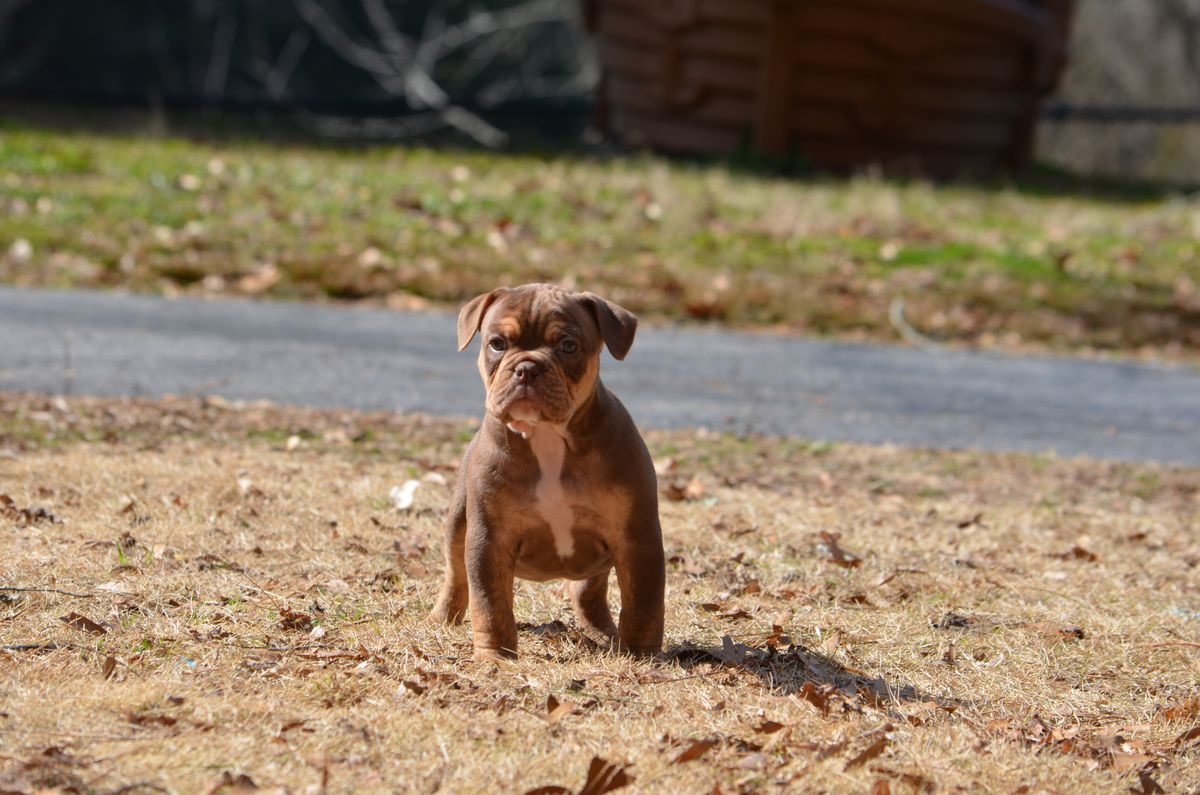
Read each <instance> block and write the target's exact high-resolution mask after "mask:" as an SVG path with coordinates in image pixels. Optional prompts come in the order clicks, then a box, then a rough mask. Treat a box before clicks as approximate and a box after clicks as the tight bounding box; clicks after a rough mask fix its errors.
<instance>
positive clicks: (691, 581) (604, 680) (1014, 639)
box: [0, 395, 1200, 793]
mask: <svg viewBox="0 0 1200 795" xmlns="http://www.w3.org/2000/svg"><path fill="white" fill-rule="evenodd" d="M469 430H470V426H469V424H468V423H467V422H465V421H464V422H453V421H433V420H421V419H414V418H390V417H384V416H362V415H351V414H330V413H318V412H310V411H300V410H285V409H272V408H265V407H243V408H239V407H231V406H225V405H222V404H219V403H217V404H214V403H211V402H210V403H207V404H203V403H199V402H197V401H168V402H167V403H163V404H156V403H149V402H139V403H127V402H115V401H91V400H70V401H67V402H58V403H56V402H54V401H50V400H46V399H42V398H28V397H20V396H3V395H0V451H2V452H0V493H3V494H7V495H8V496H9V497H10V498H11V503H6V502H4V501H3V499H2V498H0V533H2V536H0V537H2V538H3V540H4V549H5V554H4V556H3V559H2V562H0V585H3V586H6V587H7V588H13V587H32V588H42V589H46V590H39V591H14V590H5V591H0V638H3V640H2V643H3V644H4V645H5V650H4V651H3V652H0V790H4V791H8V790H15V791H18V792H27V791H32V790H35V789H37V788H59V789H63V790H68V791H79V792H116V791H120V792H132V791H139V787H140V788H141V791H151V790H152V789H155V788H162V789H165V790H170V791H178V792H203V791H206V790H209V791H213V790H215V788H217V787H219V786H221V785H222V784H223V783H224V786H225V790H226V791H234V790H235V789H236V788H237V786H238V785H239V783H240V785H241V786H242V787H243V788H245V787H248V786H249V781H253V782H254V784H255V785H257V786H258V787H260V788H264V789H267V788H271V789H277V790H281V791H282V790H287V791H291V792H320V791H324V790H328V791H334V792H349V791H355V790H357V791H364V792H374V791H395V790H399V791H426V792H431V791H435V790H440V791H447V792H514V791H515V792H524V791H526V790H528V789H531V788H534V787H537V786H541V785H546V784H562V785H566V786H568V787H571V788H573V789H577V788H578V787H579V786H580V785H581V784H582V783H583V781H584V776H585V771H586V770H587V768H588V764H589V761H590V760H591V759H592V757H593V756H600V757H603V758H604V759H607V760H610V761H611V762H614V763H616V764H618V765H623V766H628V774H629V775H631V776H632V777H633V778H634V782H633V784H632V785H631V786H630V787H629V788H628V789H626V790H624V791H637V792H685V793H705V792H710V791H715V790H714V786H715V785H719V787H720V791H721V792H726V793H728V792H737V791H746V792H777V791H827V792H867V791H868V790H871V791H873V792H884V791H889V790H887V789H883V785H880V784H878V782H886V785H887V786H888V787H889V788H890V791H891V792H896V793H899V792H908V791H934V789H936V790H937V791H940V792H952V791H963V792H980V791H983V792H1006V793H1007V792H1043V791H1045V792H1071V793H1084V792H1120V791H1125V790H1127V789H1128V788H1129V787H1131V786H1136V787H1138V789H1139V791H1142V790H1143V789H1145V788H1146V787H1148V786H1150V785H1149V784H1148V783H1147V782H1148V781H1149V780H1153V781H1154V782H1157V783H1158V784H1161V785H1162V786H1163V787H1164V788H1166V789H1167V790H1168V791H1171V792H1183V791H1191V790H1195V789H1196V788H1197V787H1200V765H1197V764H1196V762H1197V760H1198V756H1200V750H1198V749H1197V745H1196V739H1195V738H1192V739H1187V737H1188V732H1189V731H1190V730H1193V728H1194V727H1196V726H1197V725H1198V724H1200V715H1198V712H1200V687H1198V685H1197V683H1198V680H1200V665H1198V660H1200V574H1198V572H1197V568H1196V567H1197V564H1198V563H1200V543H1198V542H1197V535H1196V531H1197V514H1198V513H1200V512H1198V511H1197V507H1198V505H1200V493H1198V492H1197V483H1200V472H1197V471H1196V470H1188V469H1180V468H1164V467H1156V466H1132V465H1123V464H1111V463H1097V462H1090V461H1063V460H1058V459H1053V458H1042V457H1030V456H1000V455H983V454H978V453H944V452H937V453H935V452H924V451H908V450H900V449H894V448H872V447H856V446H836V447H829V446H824V445H811V444H807V445H806V444H802V443H799V442H793V441H777V440H764V439H758V440H739V439H734V438H732V437H727V436H707V435H699V436H697V435H695V434H691V435H689V434H679V433H672V434H652V435H651V438H650V441H651V446H652V449H653V451H654V453H655V455H656V457H658V458H659V459H660V461H661V462H662V463H663V465H664V467H666V466H667V465H668V464H669V463H670V461H668V460H667V459H670V460H672V461H673V463H674V468H673V470H672V471H671V472H670V473H669V474H667V475H665V476H664V477H663V478H662V480H663V481H664V487H666V488H667V489H669V490H673V492H674V494H675V496H679V497H685V499H682V500H679V501H675V500H671V499H664V503H663V524H664V528H665V531H666V537H667V546H668V553H669V554H670V555H671V556H672V562H671V564H670V571H669V579H668V612H667V616H668V625H667V645H668V649H669V651H668V653H667V655H666V658H665V659H663V660H661V661H654V662H646V661H632V660H628V659H623V658H619V657H615V656H613V655H612V654H609V653H607V652H604V651H600V650H597V649H594V648H591V647H590V646H589V645H588V644H587V642H586V640H585V639H584V638H582V637H581V636H580V634H579V633H578V632H577V631H576V629H575V626H574V622H573V621H572V618H571V616H570V615H569V611H568V609H567V607H566V601H565V599H564V596H563V593H562V589H561V587H559V586H558V585H554V584H551V585H535V584H530V583H522V584H521V585H520V586H519V589H518V599H517V606H518V607H517V609H518V620H520V621H523V622H526V625H525V628H524V629H523V630H522V631H521V634H520V640H521V644H522V645H521V651H522V656H521V659H520V660H519V661H517V662H515V663H512V664H505V665H503V666H500V667H496V666H495V665H492V664H487V665H484V664H476V663H473V662H472V661H471V659H470V648H469V639H468V634H467V631H466V630H465V629H464V628H462V627H458V628H444V627H441V626H436V625H433V624H431V623H430V622H429V621H428V620H427V619H426V617H425V616H426V612H427V610H428V608H429V607H430V605H431V603H432V600H433V598H434V596H435V592H436V587H437V584H438V574H439V569H440V549H439V545H438V540H437V537H438V526H439V521H440V515H441V512H442V509H443V506H444V505H445V502H446V500H447V497H448V493H449V491H448V486H447V485H446V484H445V483H444V482H442V478H446V479H449V478H452V477H453V475H454V473H453V471H452V466H453V464H454V463H455V458H456V456H457V455H458V454H459V452H460V451H461V446H462V439H463V438H464V436H465V435H466V433H468V432H469ZM293 437H294V438H293ZM289 439H292V441H288V440H289ZM410 477H416V478H422V477H428V478H429V479H428V480H425V481H424V482H423V483H422V485H421V487H420V488H419V489H418V490H417V494H416V503H415V505H414V507H413V509H412V510H410V511H408V512H403V513H402V512H398V511H396V510H395V509H393V508H392V507H391V506H390V505H389V501H388V492H389V489H390V487H391V486H393V485H396V484H399V483H403V482H404V481H405V480H406V479H408V478H410ZM823 532H824V533H830V534H839V535H840V537H839V538H838V539H837V540H836V541H835V542H833V543H832V544H830V543H829V541H828V539H827V540H826V542H825V543H824V545H822V541H821V537H820V534H821V533H823ZM842 549H844V550H846V551H847V554H848V555H850V554H852V555H854V556H856V557H853V558H849V559H847V560H844V561H843V564H844V565H839V563H838V562H836V561H835V558H836V557H837V556H838V554H839V553H840V551H841V550H842ZM854 560H860V561H861V562H859V563H857V564H853V561H854ZM849 564H853V565H849ZM49 589H58V591H51V590H49ZM59 591H64V592H69V593H62V592H59ZM72 594H78V595H72ZM73 616H80V617H82V618H72V617H73ZM63 617H68V619H69V622H70V623H68V622H67V621H64V620H63ZM106 675H107V676H106ZM550 699H555V700H557V701H558V702H560V704H569V705H571V706H560V707H559V709H558V710H557V711H554V712H553V713H551V712H549V711H548V700H550ZM1191 733H1192V734H1197V733H1198V732H1195V731H1191ZM1181 737H1182V738H1184V739H1180V738H1181ZM697 740H699V741H711V745H709V744H708V743H707V742H703V743H701V744H693V741H697ZM703 749H707V750H706V751H705V753H704V754H703V755H702V756H700V757H699V758H697V759H695V760H693V761H686V762H681V763H678V764H674V763H673V760H675V759H676V758H677V757H679V756H680V755H681V754H683V753H684V752H685V751H690V753H691V754H695V753H697V752H699V751H701V750H703ZM864 752H867V756H870V754H871V753H875V754H877V755H875V756H873V757H871V758H862V756H863V754H864ZM685 758H686V756H685ZM856 760H861V761H857V763H856ZM243 775H244V776H246V777H247V778H239V777H240V776H243ZM1141 776H1147V777H1148V779H1140V777H1141ZM5 787H7V789H5ZM872 787H876V788H875V789H872ZM1022 788H1025V789H1022ZM1145 791H1151V790H1149V789H1146V790H1145Z"/></svg>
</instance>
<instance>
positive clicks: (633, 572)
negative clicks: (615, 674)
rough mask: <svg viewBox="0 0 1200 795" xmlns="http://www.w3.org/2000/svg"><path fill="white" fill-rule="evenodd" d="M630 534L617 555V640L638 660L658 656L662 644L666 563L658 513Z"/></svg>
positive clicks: (634, 528)
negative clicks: (619, 609)
mask: <svg viewBox="0 0 1200 795" xmlns="http://www.w3.org/2000/svg"><path fill="white" fill-rule="evenodd" d="M650 516H652V517H653V518H652V519H647V520H645V522H644V524H643V526H635V527H632V528H631V529H630V532H629V533H628V534H627V536H628V537H627V540H626V543H625V544H623V545H622V547H621V549H620V550H619V554H618V555H617V556H616V569H617V587H618V588H620V589H621V617H620V619H619V622H618V626H617V637H618V640H619V642H620V648H621V650H622V651H626V652H629V653H630V654H634V655H637V656H639V657H643V656H650V655H654V654H658V653H659V652H660V651H662V641H663V610H664V608H663V599H664V592H665V590H666V561H665V560H664V556H663V547H662V531H661V529H660V528H659V525H658V514H657V511H656V512H655V513H653V514H651V515H650Z"/></svg>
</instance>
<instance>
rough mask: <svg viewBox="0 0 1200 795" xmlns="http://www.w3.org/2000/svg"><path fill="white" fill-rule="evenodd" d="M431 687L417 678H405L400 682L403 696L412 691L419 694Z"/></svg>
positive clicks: (416, 694) (400, 692) (415, 694)
mask: <svg viewBox="0 0 1200 795" xmlns="http://www.w3.org/2000/svg"><path fill="white" fill-rule="evenodd" d="M428 689H429V688H427V687H425V686H424V685H422V684H421V683H419V682H417V680H415V679H405V680H404V681H402V682H401V683H400V691H399V694H400V695H402V696H405V695H408V694H409V693H412V694H413V695H414V696H419V695H421V694H422V693H424V692H425V691H426V690H428Z"/></svg>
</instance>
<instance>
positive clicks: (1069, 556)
mask: <svg viewBox="0 0 1200 795" xmlns="http://www.w3.org/2000/svg"><path fill="white" fill-rule="evenodd" d="M1050 557H1052V558H1058V559H1059V560H1082V561H1086V562H1088V563H1095V562H1096V561H1098V560H1100V558H1099V556H1097V555H1096V553H1095V552H1091V551H1089V550H1087V549H1084V548H1083V547H1082V546H1080V545H1079V544H1076V545H1075V546H1073V547H1071V548H1070V549H1068V550H1067V551H1066V552H1060V553H1058V554H1057V555H1051V556H1050Z"/></svg>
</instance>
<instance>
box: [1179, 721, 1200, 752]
mask: <svg viewBox="0 0 1200 795" xmlns="http://www.w3.org/2000/svg"><path fill="white" fill-rule="evenodd" d="M1193 745H1200V726H1193V727H1192V728H1190V729H1188V730H1187V731H1185V732H1184V733H1183V734H1181V735H1179V736H1178V737H1176V738H1175V742H1174V746H1175V747H1176V748H1177V749H1179V750H1181V751H1182V750H1183V749H1184V748H1188V747H1190V746H1193Z"/></svg>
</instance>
